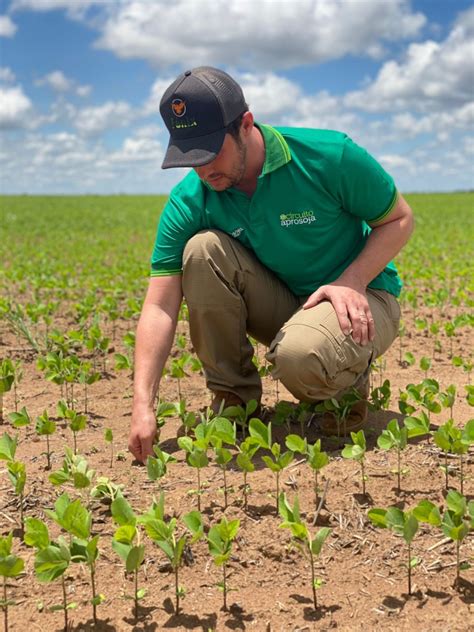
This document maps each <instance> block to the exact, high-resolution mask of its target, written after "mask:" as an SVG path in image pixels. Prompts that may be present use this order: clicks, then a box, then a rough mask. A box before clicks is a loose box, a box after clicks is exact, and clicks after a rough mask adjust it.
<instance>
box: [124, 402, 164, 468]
mask: <svg viewBox="0 0 474 632" xmlns="http://www.w3.org/2000/svg"><path fill="white" fill-rule="evenodd" d="M156 435H157V427H156V418H155V413H154V412H153V410H152V409H149V408H145V409H143V408H141V409H134V410H133V415H132V423H131V425H130V434H129V436H128V449H129V450H130V452H131V453H132V454H133V456H134V457H135V458H136V459H137V461H140V463H146V460H147V457H148V456H153V454H154V453H153V443H154V442H155V439H156Z"/></svg>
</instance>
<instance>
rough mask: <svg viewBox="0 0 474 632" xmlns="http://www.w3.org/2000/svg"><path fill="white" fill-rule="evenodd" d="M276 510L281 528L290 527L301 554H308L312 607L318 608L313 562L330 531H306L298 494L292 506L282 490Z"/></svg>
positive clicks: (316, 580) (319, 580)
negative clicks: (312, 532) (281, 519)
mask: <svg viewBox="0 0 474 632" xmlns="http://www.w3.org/2000/svg"><path fill="white" fill-rule="evenodd" d="M278 511H279V513H280V516H281V517H282V518H283V522H282V523H281V524H280V528H281V529H290V531H291V535H292V537H293V539H294V541H295V543H296V544H297V546H298V548H299V549H300V550H301V551H302V552H303V554H305V555H308V556H309V560H310V563H311V588H312V591H313V605H314V609H315V610H317V608H318V601H317V597H316V590H317V589H318V588H320V587H321V586H322V583H323V582H322V580H321V579H319V578H316V573H315V568H314V562H315V556H318V555H319V554H320V553H321V549H322V547H323V544H324V542H325V540H326V538H327V537H328V535H329V534H330V532H331V529H329V528H328V527H323V528H322V529H320V530H319V531H318V532H317V533H316V535H315V536H314V537H312V536H311V534H310V533H309V531H308V528H307V526H306V525H305V524H304V523H303V522H302V521H301V517H300V509H299V502H298V496H295V501H294V503H293V507H291V506H290V504H289V502H288V500H287V498H286V495H285V494H284V493H283V492H282V493H281V494H280V497H279V499H278Z"/></svg>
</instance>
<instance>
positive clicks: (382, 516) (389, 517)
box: [367, 507, 418, 595]
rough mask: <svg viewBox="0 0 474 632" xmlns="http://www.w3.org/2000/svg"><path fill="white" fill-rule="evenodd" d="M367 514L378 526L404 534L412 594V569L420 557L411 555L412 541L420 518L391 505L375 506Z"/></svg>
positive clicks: (409, 584) (409, 591) (409, 586)
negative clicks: (385, 506) (387, 506)
mask: <svg viewBox="0 0 474 632" xmlns="http://www.w3.org/2000/svg"><path fill="white" fill-rule="evenodd" d="M367 515H368V517H369V520H370V521H371V522H372V524H374V525H375V526H376V527H381V528H382V529H390V530H392V531H393V532H394V533H395V534H396V535H400V536H402V537H403V539H404V540H405V542H406V543H407V547H408V564H407V570H408V594H409V595H411V570H412V568H413V567H414V566H416V565H417V564H418V559H417V558H412V557H411V543H412V541H413V538H414V537H415V534H416V532H417V531H418V520H417V519H416V517H415V515H414V513H413V511H402V510H401V509H399V508H398V507H389V508H388V509H381V508H378V507H374V509H370V511H369V512H368V514H367Z"/></svg>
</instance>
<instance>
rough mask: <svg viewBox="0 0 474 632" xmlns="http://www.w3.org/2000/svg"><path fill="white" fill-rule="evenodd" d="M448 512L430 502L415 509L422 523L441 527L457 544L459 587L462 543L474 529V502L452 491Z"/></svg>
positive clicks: (448, 497) (457, 579) (448, 501)
mask: <svg viewBox="0 0 474 632" xmlns="http://www.w3.org/2000/svg"><path fill="white" fill-rule="evenodd" d="M446 505H447V510H446V511H445V513H444V514H443V517H441V513H440V511H439V509H438V507H436V505H434V504H433V503H432V502H430V501H429V500H425V501H422V502H421V503H419V505H418V507H417V508H415V515H416V517H417V519H418V520H419V521H420V522H426V523H428V524H431V525H434V526H440V527H441V530H442V531H443V533H444V535H445V536H446V537H448V538H449V539H450V540H452V541H453V542H455V543H456V582H455V583H456V585H459V581H460V571H461V560H460V548H461V543H462V541H463V540H464V539H465V537H466V536H467V534H468V533H469V532H470V531H471V530H473V529H474V500H471V501H469V502H467V500H466V498H465V497H464V496H463V495H462V494H460V493H459V492H457V491H455V490H454V489H452V490H451V491H449V492H448V494H447V496H446Z"/></svg>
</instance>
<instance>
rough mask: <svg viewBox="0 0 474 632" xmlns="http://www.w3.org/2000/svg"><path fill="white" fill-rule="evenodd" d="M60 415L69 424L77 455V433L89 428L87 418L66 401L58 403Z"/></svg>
mask: <svg viewBox="0 0 474 632" xmlns="http://www.w3.org/2000/svg"><path fill="white" fill-rule="evenodd" d="M58 414H59V416H60V417H61V418H62V419H64V420H65V421H66V422H68V424H69V428H70V429H71V432H72V437H73V446H74V454H77V433H78V432H81V431H82V430H85V429H86V428H87V417H86V416H85V415H80V414H79V413H78V412H77V410H74V409H73V408H69V407H68V406H67V403H66V402H65V401H64V400H60V401H59V402H58Z"/></svg>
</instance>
